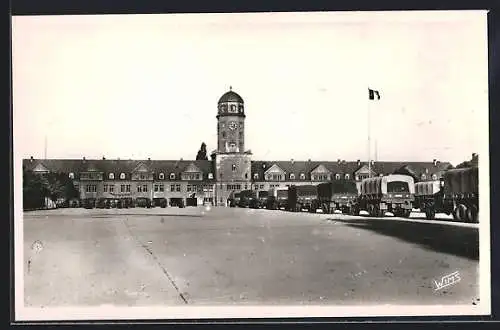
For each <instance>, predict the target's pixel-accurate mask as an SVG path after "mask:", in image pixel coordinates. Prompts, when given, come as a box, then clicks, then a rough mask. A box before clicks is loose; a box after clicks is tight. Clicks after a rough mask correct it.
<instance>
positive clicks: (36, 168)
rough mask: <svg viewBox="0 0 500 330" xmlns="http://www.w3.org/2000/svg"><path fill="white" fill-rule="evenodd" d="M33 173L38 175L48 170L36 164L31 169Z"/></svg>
mask: <svg viewBox="0 0 500 330" xmlns="http://www.w3.org/2000/svg"><path fill="white" fill-rule="evenodd" d="M33 172H38V173H40V172H49V169H48V168H46V167H45V166H44V165H43V164H38V165H37V166H35V168H34V169H33Z"/></svg>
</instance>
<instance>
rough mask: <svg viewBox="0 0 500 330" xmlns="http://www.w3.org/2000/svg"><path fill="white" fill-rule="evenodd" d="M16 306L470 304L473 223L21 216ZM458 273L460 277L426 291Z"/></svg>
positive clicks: (141, 212) (183, 212)
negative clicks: (20, 298)
mask: <svg viewBox="0 0 500 330" xmlns="http://www.w3.org/2000/svg"><path fill="white" fill-rule="evenodd" d="M24 250H25V253H24V254H25V256H24V281H25V293H24V299H25V305H26V306H27V307H40V306H47V307H48V306H50V307H52V306H53V307H55V306H75V305H78V306H98V305H101V304H115V305H119V306H144V305H185V304H188V305H221V304H224V305H227V304H246V305H252V304H283V305H299V304H316V305H317V304H335V305H357V304H366V305H374V304H394V303H406V304H458V303H459V304H472V303H473V302H476V301H477V298H478V297H479V284H478V283H479V276H478V268H479V261H478V259H479V257H478V255H479V243H478V229H477V225H457V224H452V223H450V222H439V221H437V222H434V223H431V222H428V221H424V220H422V221H418V220H411V221H408V220H405V219H398V218H392V217H391V218H384V219H371V218H367V217H353V216H341V215H327V214H308V213H289V212H285V211H270V210H252V209H239V208H212V209H210V208H205V207H193V208H185V209H179V208H166V209H161V208H155V209H111V210H106V209H104V210H101V209H97V210H96V209H94V210H85V209H60V210H51V211H35V212H26V213H25V214H24ZM455 271H459V272H460V277H461V281H460V282H458V283H456V284H454V285H452V286H449V287H446V288H444V289H441V290H435V284H434V280H437V281H439V280H440V278H441V277H442V276H443V275H446V274H449V273H452V272H455Z"/></svg>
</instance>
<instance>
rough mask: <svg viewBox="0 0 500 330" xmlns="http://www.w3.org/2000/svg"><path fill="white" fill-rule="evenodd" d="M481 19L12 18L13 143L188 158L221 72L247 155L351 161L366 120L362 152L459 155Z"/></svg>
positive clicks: (29, 149) (474, 102)
mask: <svg viewBox="0 0 500 330" xmlns="http://www.w3.org/2000/svg"><path fill="white" fill-rule="evenodd" d="M486 31H487V30H486V12H484V11H460V12H369V13H368V12H365V13H361V12H360V13H352V12H351V13H349V12H343V13H328V12H322V13H252V14H176V15H173V14H168V15H95V16H92V15H85V16H23V17H13V19H12V63H13V76H12V82H13V116H14V148H15V154H16V155H19V157H22V158H28V157H30V156H33V157H35V158H43V157H44V155H45V141H47V143H46V146H47V149H46V150H47V158H77V159H79V158H82V157H86V158H87V159H91V158H98V159H99V158H101V157H103V156H104V157H106V158H108V159H113V158H121V159H146V158H151V159H172V160H174V159H180V158H183V159H194V158H195V157H196V154H197V151H198V149H199V147H200V144H201V142H205V143H206V144H207V150H208V152H209V153H210V152H211V151H212V150H214V149H215V148H216V147H217V140H216V128H217V121H216V118H215V116H216V114H217V101H218V99H219V97H220V96H221V95H222V94H224V93H225V92H227V91H228V90H229V87H230V86H232V89H233V91H235V92H237V93H238V94H240V95H241V96H242V98H243V99H244V101H245V113H246V116H247V117H246V122H245V132H246V133H245V148H246V149H250V150H251V151H252V153H253V156H252V159H254V160H289V159H292V158H293V159H295V160H307V159H312V160H318V161H324V160H337V159H345V160H351V161H354V160H357V159H361V160H366V159H368V143H367V141H368V128H370V129H369V130H370V132H371V133H370V137H371V141H372V146H371V148H370V150H371V156H370V158H372V159H373V158H376V159H377V160H397V161H432V160H433V159H438V160H441V161H450V162H452V163H453V164H458V163H460V162H462V161H464V160H468V159H470V157H471V154H472V153H473V152H479V153H480V154H481V152H483V151H484V150H487V143H488V135H487V134H488V126H487V124H488V119H487V118H488V86H487V75H488V72H487V35H486ZM368 87H370V88H372V89H376V90H378V91H380V94H381V99H380V100H379V101H376V102H375V101H371V102H370V101H369V100H368V90H367V89H368ZM369 113H370V118H371V119H370V121H368V114H369ZM368 122H370V125H368ZM375 141H376V142H375ZM375 144H376V146H377V148H376V150H375ZM485 146H486V149H485Z"/></svg>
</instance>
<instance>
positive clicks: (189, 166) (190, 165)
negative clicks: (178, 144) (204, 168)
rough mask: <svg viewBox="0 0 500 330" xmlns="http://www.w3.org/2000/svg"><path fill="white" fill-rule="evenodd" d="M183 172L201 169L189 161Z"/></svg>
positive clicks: (198, 171)
mask: <svg viewBox="0 0 500 330" xmlns="http://www.w3.org/2000/svg"><path fill="white" fill-rule="evenodd" d="M184 172H185V173H200V172H201V170H200V169H199V168H198V166H196V165H195V164H193V163H191V164H189V165H188V166H187V167H186V169H185V170H184Z"/></svg>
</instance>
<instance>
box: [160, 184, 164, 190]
mask: <svg viewBox="0 0 500 330" xmlns="http://www.w3.org/2000/svg"><path fill="white" fill-rule="evenodd" d="M159 188H160V192H164V191H165V186H163V185H162V184H161V185H160V187H159Z"/></svg>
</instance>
